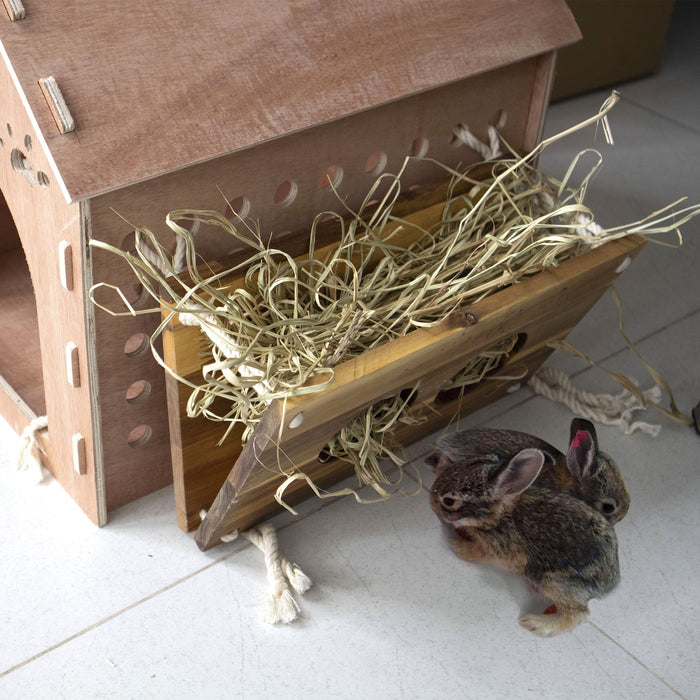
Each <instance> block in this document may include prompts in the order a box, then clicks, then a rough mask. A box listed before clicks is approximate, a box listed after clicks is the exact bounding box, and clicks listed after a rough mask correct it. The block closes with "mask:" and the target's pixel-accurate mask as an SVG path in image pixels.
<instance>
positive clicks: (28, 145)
mask: <svg viewBox="0 0 700 700" xmlns="http://www.w3.org/2000/svg"><path fill="white" fill-rule="evenodd" d="M24 147H25V148H26V149H27V153H29V151H31V150H32V137H31V136H30V135H29V134H27V135H26V136H25V137H24Z"/></svg>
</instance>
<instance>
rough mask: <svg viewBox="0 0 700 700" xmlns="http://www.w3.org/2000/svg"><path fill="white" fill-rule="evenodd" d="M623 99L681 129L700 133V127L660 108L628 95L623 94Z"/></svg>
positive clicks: (696, 133)
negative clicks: (659, 109) (691, 124)
mask: <svg viewBox="0 0 700 700" xmlns="http://www.w3.org/2000/svg"><path fill="white" fill-rule="evenodd" d="M622 100H623V101H624V102H627V104H629V105H630V106H632V107H636V108H637V109H641V110H643V111H644V112H648V113H649V114H653V115H654V116H655V117H659V119H663V120H665V121H668V122H671V124H673V125H674V126H677V127H679V128H680V129H683V130H685V131H690V132H691V133H693V134H695V135H698V134H700V129H696V128H694V127H692V126H689V125H688V124H685V123H684V122H682V121H679V120H678V119H676V118H674V117H672V116H669V115H668V114H664V113H663V112H659V111H658V110H656V109H654V108H653V107H649V106H647V105H645V104H643V103H641V102H638V101H637V100H635V99H632V98H630V97H626V96H625V95H622Z"/></svg>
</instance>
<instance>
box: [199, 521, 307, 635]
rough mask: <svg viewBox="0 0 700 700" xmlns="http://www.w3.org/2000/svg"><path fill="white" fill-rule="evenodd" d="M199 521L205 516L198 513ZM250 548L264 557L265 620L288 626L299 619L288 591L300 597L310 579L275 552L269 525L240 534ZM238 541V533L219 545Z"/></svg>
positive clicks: (263, 524)
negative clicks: (267, 595) (287, 624)
mask: <svg viewBox="0 0 700 700" xmlns="http://www.w3.org/2000/svg"><path fill="white" fill-rule="evenodd" d="M200 515H201V516H202V520H203V519H204V518H205V517H206V512H205V511H202V512H201V513H200ZM240 534H241V535H242V536H243V537H245V538H246V539H247V540H249V541H250V542H251V543H252V544H254V545H255V546H256V547H257V548H258V549H259V550H260V551H261V552H262V553H263V555H264V556H265V567H266V569H267V580H268V583H269V585H270V595H269V597H268V599H267V603H266V611H265V620H266V621H267V622H269V623H271V624H273V625H274V624H278V623H285V624H286V623H289V622H293V621H294V620H296V618H297V617H298V616H299V613H300V608H299V604H298V603H297V601H296V600H295V598H294V596H293V595H292V591H290V590H289V586H291V587H292V589H293V590H294V592H295V593H296V594H297V595H303V594H304V593H306V591H308V590H309V588H311V586H312V585H313V584H312V581H311V579H310V578H309V577H308V576H307V575H306V574H305V573H304V572H303V571H302V570H301V568H300V567H299V566H298V565H297V564H294V563H293V562H290V561H289V560H288V559H287V558H286V557H283V556H282V555H281V554H280V551H279V541H278V539H277V532H276V531H275V528H274V527H273V526H272V525H270V524H269V523H262V524H261V525H258V526H256V527H252V528H250V530H246V531H245V532H242V533H240ZM237 537H238V531H236V532H234V533H232V534H230V535H224V536H223V537H222V538H221V540H222V542H231V541H233V540H235V539H236V538H237Z"/></svg>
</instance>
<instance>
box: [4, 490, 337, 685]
mask: <svg viewBox="0 0 700 700" xmlns="http://www.w3.org/2000/svg"><path fill="white" fill-rule="evenodd" d="M324 505H330V504H324ZM315 512H317V511H312V512H311V513H307V514H305V515H300V516H298V517H297V518H296V519H295V520H293V521H291V522H289V523H285V524H284V525H280V526H279V527H278V528H276V529H277V530H278V531H281V530H286V529H287V528H289V527H291V526H292V525H295V524H296V523H299V522H301V521H303V520H306V519H307V518H309V517H311V516H312V515H313V514H314V513H315ZM242 544H243V543H242ZM252 547H253V545H252V543H250V542H245V544H243V546H241V547H239V548H237V549H235V550H234V551H233V552H229V553H228V554H225V555H223V556H222V557H220V558H219V559H216V560H214V561H212V562H209V564H207V565H206V566H203V567H202V568H201V569H197V570H196V571H192V572H191V573H189V574H187V576H183V577H182V578H179V579H177V580H176V581H173V582H172V583H169V584H168V585H167V586H163V587H161V588H159V589H158V590H157V591H153V592H152V593H149V594H148V595H147V596H144V597H143V598H140V599H139V600H136V601H134V602H133V603H131V604H129V605H126V606H125V607H123V608H121V609H119V610H117V611H115V612H113V613H112V614H111V615H108V616H107V617H104V618H102V619H101V620H98V621H97V622H95V623H93V624H92V625H89V626H88V627H85V628H84V629H82V630H79V631H78V632H75V633H74V634H72V635H70V636H69V637H66V638H65V639H62V640H61V641H60V642H56V644H52V645H51V646H50V647H47V648H46V649H44V650H42V651H40V652H38V653H36V654H34V655H33V656H30V657H29V658H27V659H24V660H23V661H20V662H19V663H17V664H15V665H14V666H11V667H10V668H8V669H6V670H4V671H0V679H2V678H5V677H6V676H9V675H10V674H11V673H13V672H14V671H18V670H19V669H20V668H23V667H24V666H27V665H29V664H31V663H32V662H34V661H37V660H38V659H40V658H42V657H43V656H46V655H47V654H50V653H52V652H54V651H56V650H57V649H60V648H61V647H62V646H64V645H66V644H70V642H72V641H74V640H76V639H79V638H80V637H82V636H84V635H86V634H88V633H89V632H92V631H93V630H96V629H97V628H99V627H102V626H103V625H105V624H107V623H108V622H111V621H112V620H116V618H118V617H119V616H120V615H123V614H124V613H127V612H130V611H131V610H134V609H135V608H137V607H139V606H140V605H143V604H144V603H147V602H149V601H150V600H153V599H154V598H157V597H158V596H160V595H162V594H163V593H167V592H168V591H169V590H172V589H173V588H175V587H176V586H179V585H180V584H182V583H185V582H186V581H189V580H190V579H192V578H194V577H195V576H199V575H200V574H202V573H204V572H205V571H208V570H209V569H211V568H213V567H215V566H217V565H218V564H222V563H223V562H225V561H228V560H229V559H232V558H233V557H235V556H236V555H237V554H240V553H241V552H244V551H246V550H248V549H251V548H252Z"/></svg>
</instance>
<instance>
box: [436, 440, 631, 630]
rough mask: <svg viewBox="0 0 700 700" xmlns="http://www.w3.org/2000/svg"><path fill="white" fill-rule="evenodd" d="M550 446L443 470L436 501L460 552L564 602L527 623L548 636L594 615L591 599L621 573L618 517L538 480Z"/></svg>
mask: <svg viewBox="0 0 700 700" xmlns="http://www.w3.org/2000/svg"><path fill="white" fill-rule="evenodd" d="M545 461H546V457H545V453H544V452H543V451H542V450H540V449H536V448H532V447H527V448H524V449H522V450H520V451H519V452H517V453H516V454H515V455H513V456H512V457H509V458H503V457H501V456H498V455H486V456H484V455H477V456H471V457H468V458H465V459H461V460H459V461H458V462H453V463H452V464H451V465H450V466H449V467H448V468H445V469H443V470H442V471H441V472H440V473H439V475H438V477H437V478H436V480H435V483H434V485H433V488H432V490H431V497H430V500H431V507H432V508H433V510H434V512H435V513H436V515H437V516H438V517H439V518H440V519H441V520H442V521H443V522H445V523H446V524H448V525H450V526H451V527H452V528H454V530H455V532H456V533H457V534H458V535H459V537H457V538H455V539H454V540H453V549H454V551H455V553H456V554H457V556H459V557H461V558H463V559H467V560H471V561H482V562H485V563H489V564H493V565H496V566H498V567H500V568H503V569H505V570H507V571H510V572H512V573H516V574H520V575H522V576H524V577H525V578H526V579H528V580H529V581H530V583H531V584H532V585H533V586H534V587H535V588H536V589H538V590H540V591H541V592H542V593H543V594H544V595H545V596H547V597H548V598H549V599H550V600H551V601H552V602H553V603H554V604H555V606H556V611H555V612H553V613H549V614H548V613H541V614H537V613H533V614H528V615H524V616H522V617H521V618H520V624H521V625H522V626H523V627H525V628H526V629H528V630H530V631H531V632H533V633H535V634H538V635H541V636H551V635H554V634H558V633H560V632H564V631H565V630H568V629H571V628H573V627H575V626H576V625H578V624H580V623H581V622H583V621H584V620H585V619H586V618H587V617H588V614H589V610H588V601H589V600H590V599H591V598H597V597H600V596H602V595H605V594H606V593H608V592H609V591H611V590H612V589H613V588H614V587H615V586H616V585H617V583H618V581H619V578H620V571H619V562H618V555H617V538H616V536H615V532H614V530H613V528H612V526H611V525H610V523H609V522H608V521H607V520H606V519H605V518H604V517H603V516H602V515H601V514H600V513H599V512H598V511H596V510H594V509H593V508H591V507H590V506H589V505H587V504H586V503H584V502H583V501H581V500H579V499H577V498H575V497H573V496H571V495H569V494H567V493H564V492H562V491H555V490H551V489H547V488H541V487H539V486H537V485H533V482H535V480H536V479H537V477H538V475H539V473H540V471H541V469H542V467H543V465H544V464H545Z"/></svg>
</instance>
